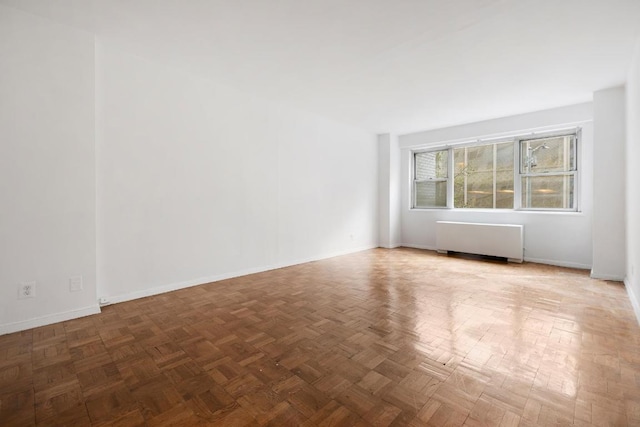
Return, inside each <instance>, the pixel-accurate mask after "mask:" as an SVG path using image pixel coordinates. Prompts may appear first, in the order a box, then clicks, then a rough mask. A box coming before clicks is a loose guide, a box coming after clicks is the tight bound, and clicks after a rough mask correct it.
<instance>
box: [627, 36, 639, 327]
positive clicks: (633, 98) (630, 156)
mask: <svg viewBox="0 0 640 427" xmlns="http://www.w3.org/2000/svg"><path fill="white" fill-rule="evenodd" d="M626 88H627V93H626V101H627V120H626V122H627V144H626V159H627V168H626V177H627V183H629V185H627V191H626V195H627V197H626V225H627V263H626V267H627V271H626V278H625V285H626V287H627V291H628V292H629V296H630V298H631V303H632V304H633V308H634V310H635V312H636V317H637V318H638V321H640V271H638V269H640V191H639V190H638V183H640V167H639V166H638V159H640V43H639V44H638V47H637V49H636V52H635V55H634V58H633V64H632V66H631V68H630V69H629V75H628V78H627V87H626Z"/></svg>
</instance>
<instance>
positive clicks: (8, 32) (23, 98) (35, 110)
mask: <svg viewBox="0 0 640 427" xmlns="http://www.w3.org/2000/svg"><path fill="white" fill-rule="evenodd" d="M0 52H2V54H0V73H1V74H0V198H1V199H0V200H1V202H0V334H2V333H7V332H12V331H16V330H21V329H27V328H30V327H34V326H39V325H43V324H47V323H53V322H56V321H61V320H66V319H69V318H73V317H78V316H80V315H85V314H90V313H95V312H98V311H99V309H98V306H97V304H96V292H95V275H96V273H95V248H96V241H95V161H94V109H93V106H94V44H93V35H92V34H88V33H84V32H81V31H78V30H75V29H72V28H69V27H65V26H61V25H58V24H55V23H53V22H51V21H48V20H45V19H40V18H37V17H35V16H32V15H28V14H25V13H22V12H19V11H16V10H13V9H11V8H7V7H4V6H0ZM79 275H80V276H82V277H83V280H84V290H83V291H80V292H73V293H71V292H69V278H71V277H74V276H79ZM25 281H36V282H37V285H36V290H37V292H36V297H35V298H33V299H22V300H17V286H18V284H19V283H20V282H25Z"/></svg>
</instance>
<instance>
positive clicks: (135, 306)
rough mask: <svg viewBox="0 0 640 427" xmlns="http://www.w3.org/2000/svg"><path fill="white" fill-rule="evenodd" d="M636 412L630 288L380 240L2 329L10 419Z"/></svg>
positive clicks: (638, 337) (438, 418)
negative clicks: (77, 315)
mask: <svg viewBox="0 0 640 427" xmlns="http://www.w3.org/2000/svg"><path fill="white" fill-rule="evenodd" d="M34 424H37V425H118V426H136V425H149V426H155V425H185V426H188V425H225V426H243V425H276V426H284V425H308V426H312V425H327V426H329V425H363V426H364V425H379V426H386V425H399V426H400V425H401V426H404V425H415V426H418V425H434V426H458V425H469V426H480V425H488V426H498V425H500V426H517V425H521V426H530V425H579V426H583V425H584V426H588V425H597V426H602V425H613V426H624V425H640V328H639V327H638V325H637V323H636V320H635V318H634V316H633V313H632V310H631V306H630V303H629V301H628V298H627V296H626V293H625V290H624V287H623V286H622V285H621V284H619V283H610V282H604V281H598V280H592V279H590V278H589V276H588V273H587V272H584V271H578V270H570V269H563V268H555V267H548V266H541V265H535V264H522V265H517V264H509V265H507V264H498V263H489V262H482V261H473V260H466V259H456V258H451V257H447V256H443V255H437V254H435V253H433V252H428V251H419V250H410V249H398V250H383V249H376V250H370V251H365V252H360V253H357V254H353V255H347V256H343V257H338V258H333V259H329V260H325V261H319V262H314V263H308V264H303V265H299V266H295V267H290V268H285V269H280V270H275V271H271V272H267V273H261V274H255V275H251V276H246V277H242V278H238V279H233V280H225V281H222V282H217V283H212V284H206V285H202V286H198V287H193V288H189V289H184V290H181V291H177V292H172V293H168V294H163V295H160V296H156V297H151V298H145V299H140V300H136V301H131V302H127V303H122V304H117V305H113V306H109V307H105V308H104V309H103V313H102V314H99V315H95V316H91V317H86V318H83V319H78V320H74V321H69V322H64V323H60V324H56V325H51V326H47V327H42V328H37V329H33V330H29V331H25V332H22V333H16V334H11V335H5V336H2V337H0V425H2V426H13V425H19V426H23V425H25V426H26V425H34Z"/></svg>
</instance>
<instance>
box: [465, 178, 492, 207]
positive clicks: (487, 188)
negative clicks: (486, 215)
mask: <svg viewBox="0 0 640 427" xmlns="http://www.w3.org/2000/svg"><path fill="white" fill-rule="evenodd" d="M465 207H467V208H489V209H491V208H493V170H490V171H477V172H472V173H469V174H468V176H467V204H466V206H465Z"/></svg>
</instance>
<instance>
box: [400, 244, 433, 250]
mask: <svg viewBox="0 0 640 427" xmlns="http://www.w3.org/2000/svg"><path fill="white" fill-rule="evenodd" d="M400 246H402V247H405V248H413V249H425V250H427V251H436V250H437V248H436V247H435V246H427V245H415V244H413V243H402V244H401V245H400Z"/></svg>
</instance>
